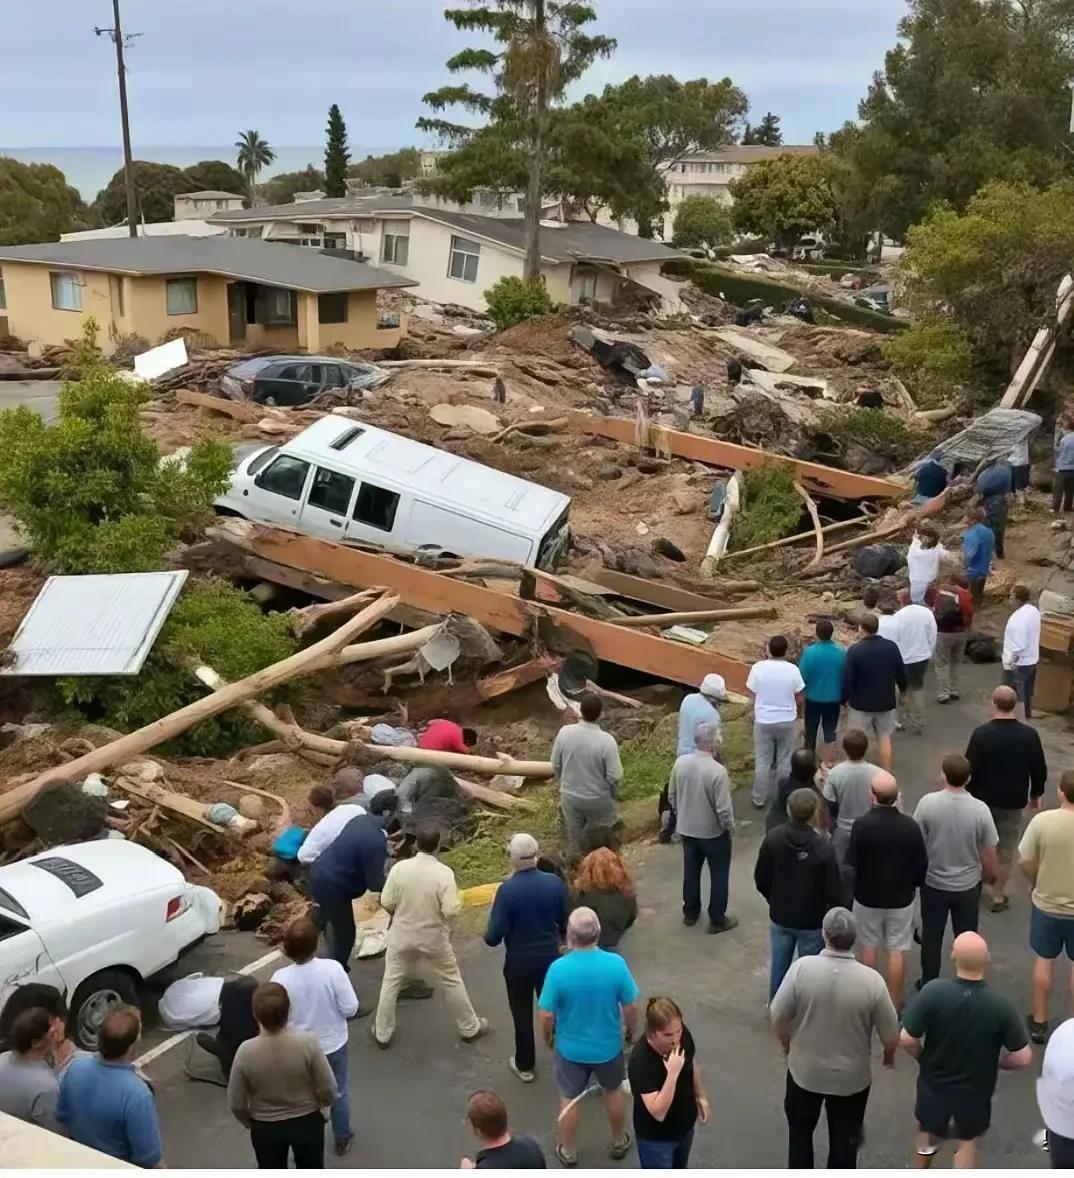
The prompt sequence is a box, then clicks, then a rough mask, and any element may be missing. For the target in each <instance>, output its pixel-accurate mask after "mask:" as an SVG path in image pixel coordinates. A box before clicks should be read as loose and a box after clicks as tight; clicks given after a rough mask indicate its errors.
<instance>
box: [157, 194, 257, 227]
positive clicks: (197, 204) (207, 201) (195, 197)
mask: <svg viewBox="0 0 1074 1178" xmlns="http://www.w3.org/2000/svg"><path fill="white" fill-rule="evenodd" d="M244 203H245V198H244V197H243V196H241V195H240V194H239V193H237V192H217V191H214V190H213V189H210V188H206V189H203V190H202V191H201V192H181V193H179V195H178V196H176V197H175V200H174V202H173V208H174V209H175V219H176V220H177V221H193V220H196V221H204V220H205V218H206V217H211V216H212V215H213V213H221V212H224V211H225V210H228V209H241V208H242V206H243V204H244Z"/></svg>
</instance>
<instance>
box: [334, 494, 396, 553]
mask: <svg viewBox="0 0 1074 1178" xmlns="http://www.w3.org/2000/svg"><path fill="white" fill-rule="evenodd" d="M400 498H401V497H400V495H399V492H398V491H392V490H390V489H389V488H388V487H380V486H378V485H377V484H376V483H371V482H369V480H368V479H363V480H362V483H361V486H359V488H358V494H357V495H356V496H355V500H354V507H353V508H352V509H351V517H350V520H349V521H348V523H347V529H346V534H347V536H348V537H349V538H350V539H352V540H364V541H367V542H368V543H371V544H387V543H389V541H390V540H391V535H392V529H393V528H394V527H395V524H396V517H397V516H398V514H399V501H400Z"/></svg>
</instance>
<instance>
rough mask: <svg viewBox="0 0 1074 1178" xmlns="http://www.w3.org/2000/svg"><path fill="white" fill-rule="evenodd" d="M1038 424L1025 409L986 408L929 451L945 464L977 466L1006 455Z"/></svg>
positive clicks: (1033, 414)
mask: <svg viewBox="0 0 1074 1178" xmlns="http://www.w3.org/2000/svg"><path fill="white" fill-rule="evenodd" d="M1040 425H1041V419H1040V417H1038V416H1037V414H1036V413H1030V412H1029V411H1028V410H1025V409H1002V408H997V409H989V410H988V412H987V413H983V414H982V415H981V416H980V417H975V418H974V419H973V421H971V422H970V424H969V425H968V426H967V427H966V428H965V429H964V430H960V431H959V432H958V433H957V434H954V435H952V436H951V437H949V438H947V439H946V441H943V442H940V443H939V445H936V446H933V447H931V450H932V451H933V452H934V453H936V455H937V456H938V460H939V461H940V462H942V463H943V465H944V466H949V467H950V466H953V465H954V464H955V463H957V462H962V463H965V464H967V465H968V466H976V465H977V463H979V462H983V461H984V460H985V459H986V458H1005V457H1006V456H1007V455H1008V454H1009V453H1010V452H1011V451H1012V450H1013V449H1014V448H1015V446H1017V445H1018V443H1019V442H1022V441H1024V440H1025V439H1026V438H1028V437H1029V436H1030V434H1032V433H1034V431H1036V430H1038V429H1039V428H1040ZM915 465H916V464H915Z"/></svg>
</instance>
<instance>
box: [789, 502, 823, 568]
mask: <svg viewBox="0 0 1074 1178" xmlns="http://www.w3.org/2000/svg"><path fill="white" fill-rule="evenodd" d="M794 489H795V490H796V491H797V492H798V494H799V495H801V496H802V498H803V499H804V500H805V505H806V510H807V511H808V512H809V518H810V519H811V520H812V521H813V532H814V534H815V535H816V537H817V550H816V552H815V553H814V554H813V559H812V560H811V561H810V562H809V564H807V565H806V568H807V569H811V568H814V567H816V565H818V564H819V563H820V558H821V557H822V556H823V555H824V529H823V528H822V527H821V525H820V512H819V511H817V505H816V503H814V502H813V496H812V495H810V493H809V492H808V491H807V490H806V489H805V487H803V486H802V484H801V483H795V484H794Z"/></svg>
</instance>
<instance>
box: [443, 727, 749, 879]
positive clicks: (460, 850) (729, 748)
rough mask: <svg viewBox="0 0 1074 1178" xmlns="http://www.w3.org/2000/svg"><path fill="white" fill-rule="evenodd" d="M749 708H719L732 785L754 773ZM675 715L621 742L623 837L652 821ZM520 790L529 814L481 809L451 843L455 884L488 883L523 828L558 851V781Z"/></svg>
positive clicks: (671, 750) (448, 858)
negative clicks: (531, 805)
mask: <svg viewBox="0 0 1074 1178" xmlns="http://www.w3.org/2000/svg"><path fill="white" fill-rule="evenodd" d="M748 711H749V709H748V708H746V707H736V706H734V705H725V706H724V709H723V713H724V717H723V719H724V723H723V752H722V754H721V758H722V760H723V763H724V764H725V765H726V766H727V771H728V772H729V773H730V774H731V782H732V784H733V785H734V786H738V787H741V786H743V785H745V784H746V783H747V782H748V781H750V779H751V777H752V774H753V735H752V726H751V724H750V722H749V717H748ZM677 731H678V715H677V713H674V712H673V713H671V714H669V715H668V716H665V717H664V719H662V720H661V721H660V722H659V723H658V724H656V725H655V726H654V727H653V730H652V732H650V733H649V735H648V736H644V737H639V738H637V739H635V740H628V741H626V742H625V743H624V744H623V745H622V746H621V747H620V750H619V751H620V755H621V756H622V760H623V791H622V797H621V798H620V813H621V817H622V819H623V827H624V832H623V837H624V841H625V842H629V841H631V840H632V839H636V838H639V837H641V835H643V834H644V833H646V831H648V830H650V829H655V826H656V799H657V798H658V797H659V796H660V791H661V790H662V789H663V788H664V786H665V785H666V784H667V779H668V774H669V773H670V772H671V766H672V765H673V764H674V762H675V743H676V735H677ZM523 794H524V796H525V797H526V798H528V799H529V800H530V801H532V802H535V803H536V804H537V809H536V811H535V812H534V813H532V814H531V813H525V814H523V813H522V812H519V813H517V814H485V813H483V814H481V815H480V816H479V817H478V819H477V827H476V829H475V831H474V834H473V836H472V837H471V838H469V839H468V840H467V841H466V842H465V843H460V844H459V846H457V847H453V848H452V849H451V850H450V851H448V852H447V853H446V854H445V855H444V856H443V860H444V862H445V863H446V864H447V865H448V866H449V867H450V868H451V869H452V871H454V872H455V879H456V881H457V883H458V885H459V887H460V888H471V887H475V886H476V885H477V884H485V883H493V882H494V881H496V880H498V879H503V877H504V875H505V874H506V873H507V843H508V841H509V840H510V838H511V835H513V834H515V833H516V832H517V831H520V830H524V831H526V832H527V833H528V834H532V835H533V837H534V838H535V839H536V840H537V841H538V842H539V843H540V844H541V847H542V848H543V849H544V850H546V851H553V852H556V853H560V852H562V850H563V831H562V827H561V825H560V819H559V785H558V783H557V782H554V781H546V782H542V783H541V784H539V785H533V786H525V787H524V788H523Z"/></svg>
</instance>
